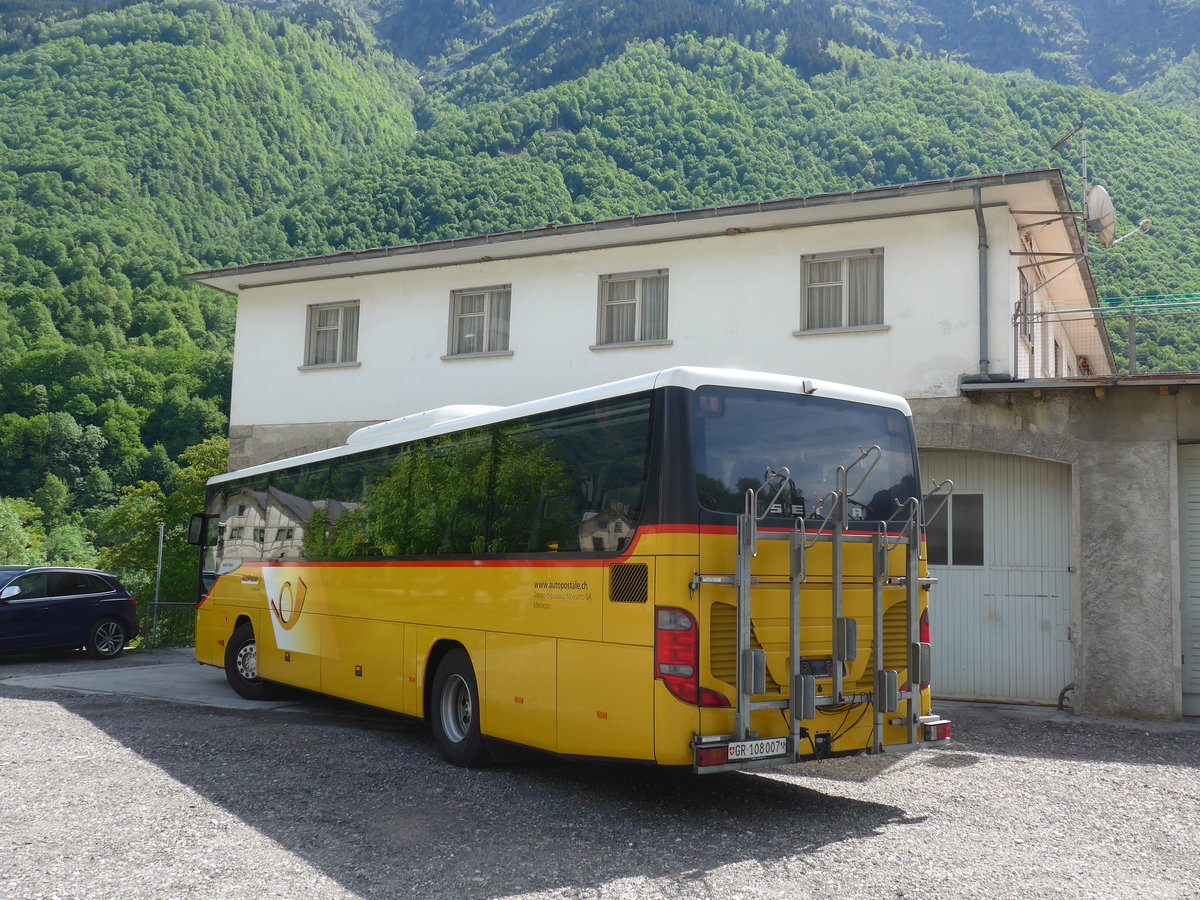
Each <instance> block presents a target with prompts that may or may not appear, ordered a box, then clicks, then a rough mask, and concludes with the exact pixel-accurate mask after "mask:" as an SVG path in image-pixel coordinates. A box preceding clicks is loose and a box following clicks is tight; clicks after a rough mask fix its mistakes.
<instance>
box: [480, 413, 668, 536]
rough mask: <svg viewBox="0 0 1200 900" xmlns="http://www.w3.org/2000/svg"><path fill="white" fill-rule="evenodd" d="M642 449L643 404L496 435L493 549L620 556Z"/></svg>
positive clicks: (546, 420) (640, 489)
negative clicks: (571, 551)
mask: <svg viewBox="0 0 1200 900" xmlns="http://www.w3.org/2000/svg"><path fill="white" fill-rule="evenodd" d="M649 444H650V401H649V398H647V397H636V398H630V399H625V400H619V401H614V402H607V403H603V404H596V405H592V406H588V407H584V408H580V409H575V410H566V411H564V412H561V413H554V414H550V415H546V416H538V417H537V418H536V419H531V420H529V421H527V422H523V423H514V424H513V425H511V426H506V427H505V428H503V429H501V432H500V435H499V440H498V448H499V452H498V454H497V456H498V460H499V462H498V465H497V469H496V494H495V504H496V517H497V518H496V528H495V533H496V536H497V538H498V539H499V545H498V546H499V547H500V548H501V549H502V550H508V551H512V550H521V549H527V550H558V551H567V550H579V551H584V552H614V551H618V550H623V549H624V548H625V547H626V546H627V545H628V543H629V540H630V539H631V537H632V535H633V531H634V529H635V528H636V527H637V523H638V519H639V518H640V516H641V512H642V504H643V502H644V499H645V491H646V478H647V472H646V465H647V460H648V458H649Z"/></svg>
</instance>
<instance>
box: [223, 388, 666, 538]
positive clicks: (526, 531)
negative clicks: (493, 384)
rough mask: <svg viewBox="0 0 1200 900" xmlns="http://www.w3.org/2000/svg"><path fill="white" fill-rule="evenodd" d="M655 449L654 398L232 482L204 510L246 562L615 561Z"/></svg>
mask: <svg viewBox="0 0 1200 900" xmlns="http://www.w3.org/2000/svg"><path fill="white" fill-rule="evenodd" d="M649 448H650V399H649V396H638V397H627V398H621V399H619V400H612V401H605V402H602V403H595V404H589V405H587V406H585V407H577V408H573V409H567V410H561V411H556V412H552V413H546V414H543V415H538V416H534V417H530V418H528V419H522V420H516V421H512V422H504V423H500V424H498V425H492V426H485V427H482V428H475V429H471V430H466V431H461V432H455V433H451V434H447V435H442V436H439V437H435V438H432V439H429V440H420V441H414V442H413V443H411V444H407V445H403V446H399V447H389V448H383V449H380V450H372V451H369V452H366V453H355V454H350V455H347V456H344V457H340V458H336V459H334V460H332V461H331V462H320V463H314V464H311V465H308V466H297V467H293V468H289V469H282V470H279V471H277V472H272V473H270V476H269V485H270V488H269V490H268V488H267V484H268V476H256V477H255V478H254V479H253V482H252V483H251V482H249V481H238V482H232V483H227V484H225V485H222V486H221V487H219V488H218V489H216V490H215V491H214V493H213V495H212V499H211V500H210V509H211V508H213V507H214V505H215V506H217V507H219V512H220V514H221V516H222V518H223V520H224V521H226V522H227V524H228V527H227V528H226V529H225V534H224V538H225V539H224V542H223V545H222V548H221V550H222V553H223V555H225V556H232V557H238V558H240V559H243V560H245V559H311V560H354V559H366V558H371V557H376V558H378V557H405V556H431V555H432V556H436V555H443V554H445V555H472V556H478V555H490V554H505V553H545V552H585V553H612V552H617V551H620V550H623V549H624V548H625V547H626V546H628V544H629V542H630V540H631V539H632V535H633V532H634V529H636V527H637V523H638V519H639V517H640V515H641V510H642V506H643V503H644V499H645V494H646V479H647V464H648V459H649V455H650V450H649Z"/></svg>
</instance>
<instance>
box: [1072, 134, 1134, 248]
mask: <svg viewBox="0 0 1200 900" xmlns="http://www.w3.org/2000/svg"><path fill="white" fill-rule="evenodd" d="M1076 134H1078V135H1079V152H1080V157H1081V161H1082V168H1083V227H1084V230H1085V232H1086V233H1085V234H1084V238H1083V258H1084V259H1087V255H1088V242H1087V233H1091V234H1094V235H1096V240H1097V241H1098V242H1099V244H1100V246H1101V247H1103V248H1104V249H1105V250H1108V249H1111V248H1112V247H1115V246H1116V245H1117V244H1119V243H1121V241H1123V240H1125V238H1127V237H1132V236H1133V235H1135V234H1145V233H1146V232H1147V231H1149V230H1150V227H1151V225H1152V224H1153V223H1152V222H1151V221H1150V220H1149V219H1142V220H1141V221H1140V222H1138V226H1137V228H1135V229H1133V230H1132V231H1130V232H1128V233H1127V234H1123V235H1121V236H1120V237H1117V236H1116V233H1117V212H1116V209H1115V208H1114V207H1113V201H1112V197H1110V196H1109V194H1108V190H1107V189H1106V188H1105V187H1104V185H1102V184H1097V185H1094V186H1090V187H1089V185H1088V142H1087V125H1085V124H1084V123H1083V122H1080V123H1079V124H1078V125H1076V126H1075V127H1074V128H1072V129H1071V130H1070V131H1068V132H1067V133H1066V134H1065V135H1063V136H1062V137H1061V138H1059V139H1058V140H1057V141H1056V142H1055V143H1054V146H1052V147H1051V148H1050V149H1051V150H1052V151H1053V150H1057V149H1058V148H1059V147H1061V146H1062V145H1063V144H1065V143H1066V142H1067V141H1068V140H1070V139H1071V138H1072V137H1074V136H1075V135H1076Z"/></svg>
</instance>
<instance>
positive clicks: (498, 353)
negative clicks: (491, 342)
mask: <svg viewBox="0 0 1200 900" xmlns="http://www.w3.org/2000/svg"><path fill="white" fill-rule="evenodd" d="M512 355H513V352H512V351H511V350H489V351H487V352H486V353H447V354H446V355H445V356H443V357H442V361H443V362H453V361H454V360H456V359H495V358H496V357H503V356H512Z"/></svg>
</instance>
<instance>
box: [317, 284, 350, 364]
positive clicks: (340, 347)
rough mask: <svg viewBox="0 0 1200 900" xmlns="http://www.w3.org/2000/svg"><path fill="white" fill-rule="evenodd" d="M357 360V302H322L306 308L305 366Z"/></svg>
mask: <svg viewBox="0 0 1200 900" xmlns="http://www.w3.org/2000/svg"><path fill="white" fill-rule="evenodd" d="M357 361H358V301H357V300H355V301H353V302H350V303H321V304H317V305H315V306H310V307H309V308H308V348H307V350H306V352H305V355H304V364H305V365H306V366H336V365H345V364H346V363H352V362H357Z"/></svg>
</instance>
